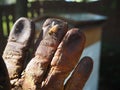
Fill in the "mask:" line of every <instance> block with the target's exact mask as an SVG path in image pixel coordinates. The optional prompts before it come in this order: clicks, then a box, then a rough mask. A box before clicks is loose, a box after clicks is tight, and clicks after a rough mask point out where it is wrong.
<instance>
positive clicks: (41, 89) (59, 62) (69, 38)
mask: <svg viewBox="0 0 120 90" xmlns="http://www.w3.org/2000/svg"><path fill="white" fill-rule="evenodd" d="M34 30H35V27H34V23H33V22H32V21H31V20H28V19H27V18H20V19H19V20H17V21H16V22H15V24H14V26H13V28H12V30H11V32H10V35H9V38H8V43H7V45H6V48H5V50H4V53H3V58H2V57H0V90H82V88H83V87H84V85H85V83H86V81H87V80H88V78H89V76H90V73H91V71H92V67H93V61H92V59H91V58H90V57H87V56H86V57H84V58H82V59H81V60H79V59H80V56H81V54H82V51H83V49H84V45H85V36H84V34H83V33H82V32H81V31H80V30H79V29H77V28H72V29H70V30H68V25H67V22H65V21H62V20H59V19H54V18H50V19H47V20H46V21H45V23H44V24H43V30H42V31H41V33H40V36H39V38H38V40H37V41H36V43H35V45H34V47H33V42H34V41H35V40H34V34H35V33H34ZM31 48H32V51H33V53H32V55H31V54H28V53H29V49H31ZM28 57H32V58H31V60H30V61H29V62H28V60H27V59H30V58H28ZM71 71H73V72H72V74H71V76H70V78H69V79H68V80H67V81H66V82H65V80H66V78H67V77H68V76H69V74H70V72H71ZM64 82H65V83H64Z"/></svg>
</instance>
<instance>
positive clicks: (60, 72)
mask: <svg viewBox="0 0 120 90" xmlns="http://www.w3.org/2000/svg"><path fill="white" fill-rule="evenodd" d="M84 45H85V36H84V34H83V33H81V32H80V30H78V29H77V28H74V29H71V30H69V31H68V32H67V34H66V35H65V37H64V39H63V40H62V42H61V43H60V44H59V46H58V49H57V51H56V53H55V55H54V57H53V59H52V62H51V66H50V67H51V69H50V72H49V74H48V76H47V78H46V79H45V81H43V82H42V86H43V88H42V89H43V90H63V88H64V87H63V83H64V80H65V78H66V77H67V76H68V74H69V73H70V72H71V70H72V69H73V68H74V67H75V65H76V63H77V62H78V60H79V58H80V55H81V53H82V51H83V48H84Z"/></svg>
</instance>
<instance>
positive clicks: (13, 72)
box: [3, 17, 34, 80]
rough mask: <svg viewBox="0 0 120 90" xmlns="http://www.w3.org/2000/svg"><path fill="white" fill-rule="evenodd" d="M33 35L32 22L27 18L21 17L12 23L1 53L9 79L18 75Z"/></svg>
mask: <svg viewBox="0 0 120 90" xmlns="http://www.w3.org/2000/svg"><path fill="white" fill-rule="evenodd" d="M33 36H34V24H33V22H32V21H30V20H28V19H27V18H23V17H22V18H20V19H18V20H17V21H16V22H15V24H14V25H13V27H12V30H11V32H10V35H9V38H8V43H7V45H6V48H5V50H4V53H3V59H4V61H5V63H6V66H7V69H8V73H9V76H10V79H11V80H13V79H16V78H19V77H20V74H21V72H22V70H23V65H24V61H25V57H26V53H27V52H28V49H29V45H30V43H31V42H32V39H33Z"/></svg>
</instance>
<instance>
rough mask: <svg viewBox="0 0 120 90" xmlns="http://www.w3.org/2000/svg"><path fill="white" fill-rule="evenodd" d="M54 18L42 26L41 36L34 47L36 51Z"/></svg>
mask: <svg viewBox="0 0 120 90" xmlns="http://www.w3.org/2000/svg"><path fill="white" fill-rule="evenodd" d="M51 22H52V20H51V19H47V20H46V21H45V22H44V23H43V26H42V30H41V31H40V34H39V37H38V39H37V41H36V43H35V48H34V52H33V53H35V51H36V49H37V47H38V46H39V44H40V42H41V41H42V39H43V38H44V37H45V35H46V34H47V32H48V30H49V28H50V27H51V24H50V23H51Z"/></svg>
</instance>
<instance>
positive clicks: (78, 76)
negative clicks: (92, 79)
mask: <svg viewBox="0 0 120 90" xmlns="http://www.w3.org/2000/svg"><path fill="white" fill-rule="evenodd" d="M92 68H93V61H92V59H91V58H90V57H84V58H83V59H82V60H81V61H80V63H79V64H78V65H77V67H76V68H75V70H74V72H73V74H72V76H71V77H70V79H69V80H68V82H67V83H66V85H65V90H82V89H83V86H84V85H85V83H86V81H87V80H88V78H89V76H90V73H91V71H92Z"/></svg>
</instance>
